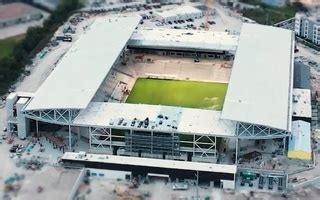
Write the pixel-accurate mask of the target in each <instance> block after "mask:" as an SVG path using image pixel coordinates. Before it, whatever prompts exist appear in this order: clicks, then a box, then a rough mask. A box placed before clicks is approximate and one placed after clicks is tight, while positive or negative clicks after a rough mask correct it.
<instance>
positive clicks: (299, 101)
mask: <svg viewBox="0 0 320 200" xmlns="http://www.w3.org/2000/svg"><path fill="white" fill-rule="evenodd" d="M292 95H293V101H292V116H293V117H304V118H311V116H312V115H311V91H310V90H309V89H298V88H294V89H293V92H292Z"/></svg>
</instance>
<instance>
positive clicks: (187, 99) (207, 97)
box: [126, 78, 228, 110]
mask: <svg viewBox="0 0 320 200" xmlns="http://www.w3.org/2000/svg"><path fill="white" fill-rule="evenodd" d="M227 87H228V85H227V84H224V83H206V82H197V81H174V80H158V79H143V78H142V79H138V80H137V81H136V83H135V85H134V87H133V89H132V91H131V93H130V95H129V97H128V99H127V101H126V103H136V104H138V103H143V104H153V105H159V104H160V105H167V106H180V107H188V108H205V109H214V110H221V109H222V106H223V102H224V97H225V94H226V91H227Z"/></svg>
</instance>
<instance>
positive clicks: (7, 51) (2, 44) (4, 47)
mask: <svg viewBox="0 0 320 200" xmlns="http://www.w3.org/2000/svg"><path fill="white" fill-rule="evenodd" d="M24 36H25V35H18V36H15V37H10V38H7V39H3V40H0V59H1V58H4V57H8V56H11V54H12V51H13V49H14V47H15V46H16V44H17V42H18V41H19V40H22V39H23V38H24Z"/></svg>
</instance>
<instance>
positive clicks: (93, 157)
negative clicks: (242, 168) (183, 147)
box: [61, 152, 237, 174]
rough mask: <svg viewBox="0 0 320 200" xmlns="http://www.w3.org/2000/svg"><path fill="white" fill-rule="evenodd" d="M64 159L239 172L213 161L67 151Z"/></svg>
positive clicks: (234, 167)
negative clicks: (189, 160) (83, 155)
mask: <svg viewBox="0 0 320 200" xmlns="http://www.w3.org/2000/svg"><path fill="white" fill-rule="evenodd" d="M61 159H62V160H74V161H86V162H102V163H111V164H120V165H135V166H145V167H161V168H168V169H181V170H192V171H203V172H219V173H231V174H235V173H236V172H237V166H236V165H224V164H213V163H200V162H188V164H186V162H184V161H177V160H162V159H152V158H137V157H127V156H112V155H107V156H106V155H99V154H86V157H80V156H79V153H74V152H66V153H64V154H63V156H62V157H61Z"/></svg>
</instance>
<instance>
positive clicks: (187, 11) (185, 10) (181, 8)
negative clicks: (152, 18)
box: [155, 5, 202, 18]
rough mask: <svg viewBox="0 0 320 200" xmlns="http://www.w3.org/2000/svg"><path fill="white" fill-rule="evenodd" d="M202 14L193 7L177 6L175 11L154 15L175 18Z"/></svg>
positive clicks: (157, 12) (160, 12) (158, 12)
mask: <svg viewBox="0 0 320 200" xmlns="http://www.w3.org/2000/svg"><path fill="white" fill-rule="evenodd" d="M200 12H201V13H202V11H201V10H199V9H197V8H195V7H193V6H188V5H185V6H177V7H176V8H175V9H171V10H166V11H156V12H155V14H157V15H159V16H161V17H163V18H167V17H175V16H179V15H185V14H191V13H200Z"/></svg>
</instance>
